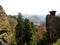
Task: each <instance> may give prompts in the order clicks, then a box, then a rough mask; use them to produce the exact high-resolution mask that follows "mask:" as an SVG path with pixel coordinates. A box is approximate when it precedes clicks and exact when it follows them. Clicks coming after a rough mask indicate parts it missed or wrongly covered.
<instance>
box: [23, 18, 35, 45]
mask: <svg viewBox="0 0 60 45" xmlns="http://www.w3.org/2000/svg"><path fill="white" fill-rule="evenodd" d="M24 24H25V41H26V43H27V45H31V41H32V35H33V33H34V31H33V30H34V29H33V28H32V27H33V25H31V22H30V21H29V19H27V18H26V19H25V20H24Z"/></svg>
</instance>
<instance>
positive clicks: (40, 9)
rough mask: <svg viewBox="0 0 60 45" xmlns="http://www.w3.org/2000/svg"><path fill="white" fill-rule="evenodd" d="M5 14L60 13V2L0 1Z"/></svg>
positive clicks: (48, 0) (38, 0) (39, 0)
mask: <svg viewBox="0 0 60 45" xmlns="http://www.w3.org/2000/svg"><path fill="white" fill-rule="evenodd" d="M0 5H2V7H3V8H4V10H5V12H6V13H7V14H11V15H16V14H18V12H21V13H22V14H48V13H49V11H51V10H56V11H57V13H60V0H0Z"/></svg>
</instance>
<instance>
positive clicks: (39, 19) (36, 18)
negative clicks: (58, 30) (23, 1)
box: [23, 14, 46, 25]
mask: <svg viewBox="0 0 60 45" xmlns="http://www.w3.org/2000/svg"><path fill="white" fill-rule="evenodd" d="M23 18H28V19H29V20H30V21H31V22H34V24H35V25H40V24H45V19H46V15H26V14H25V15H23Z"/></svg>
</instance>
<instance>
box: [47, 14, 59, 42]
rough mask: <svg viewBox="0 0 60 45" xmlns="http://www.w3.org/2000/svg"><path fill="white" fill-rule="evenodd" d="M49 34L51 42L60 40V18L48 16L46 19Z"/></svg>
mask: <svg viewBox="0 0 60 45" xmlns="http://www.w3.org/2000/svg"><path fill="white" fill-rule="evenodd" d="M46 27H47V32H48V33H47V34H48V37H49V39H50V41H51V42H54V41H56V40H57V38H60V17H58V16H52V15H47V17H46Z"/></svg>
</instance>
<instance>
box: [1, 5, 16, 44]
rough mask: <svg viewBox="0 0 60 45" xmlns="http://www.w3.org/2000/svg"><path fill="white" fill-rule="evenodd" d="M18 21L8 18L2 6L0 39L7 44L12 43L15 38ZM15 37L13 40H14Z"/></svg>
mask: <svg viewBox="0 0 60 45" xmlns="http://www.w3.org/2000/svg"><path fill="white" fill-rule="evenodd" d="M16 25H17V20H16V19H14V18H12V17H10V16H7V14H6V13H5V11H4V9H3V7H2V6H0V39H2V40H3V42H5V43H8V44H9V43H11V41H12V39H13V38H14V32H15V26H16ZM12 37H13V38H12Z"/></svg>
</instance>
